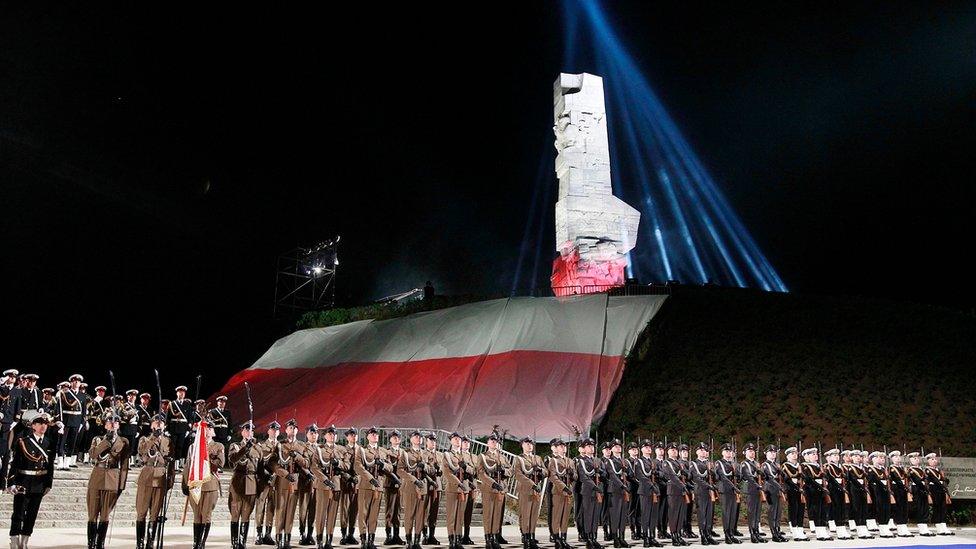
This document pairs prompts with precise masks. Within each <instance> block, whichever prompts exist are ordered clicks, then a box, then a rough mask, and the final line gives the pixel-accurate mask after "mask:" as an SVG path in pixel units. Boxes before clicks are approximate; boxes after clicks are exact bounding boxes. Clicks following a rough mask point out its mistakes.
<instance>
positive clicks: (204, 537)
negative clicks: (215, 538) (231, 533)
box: [200, 522, 210, 549]
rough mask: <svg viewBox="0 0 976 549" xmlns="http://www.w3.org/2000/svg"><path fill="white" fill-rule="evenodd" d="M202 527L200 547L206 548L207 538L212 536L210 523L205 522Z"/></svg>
mask: <svg viewBox="0 0 976 549" xmlns="http://www.w3.org/2000/svg"><path fill="white" fill-rule="evenodd" d="M200 529H201V530H202V532H201V533H200V549H205V548H206V547H207V538H209V537H210V523H209V522H205V523H203V524H202V525H201V527H200Z"/></svg>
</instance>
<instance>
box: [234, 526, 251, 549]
mask: <svg viewBox="0 0 976 549" xmlns="http://www.w3.org/2000/svg"><path fill="white" fill-rule="evenodd" d="M250 525H251V523H249V522H242V523H240V524H239V525H238V531H237V547H238V548H239V549H247V529H248V527H249V526H250Z"/></svg>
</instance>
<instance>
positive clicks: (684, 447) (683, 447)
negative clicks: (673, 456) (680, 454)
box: [678, 442, 688, 450]
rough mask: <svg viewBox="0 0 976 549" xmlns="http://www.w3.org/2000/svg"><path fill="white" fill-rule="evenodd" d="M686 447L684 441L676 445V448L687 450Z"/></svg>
mask: <svg viewBox="0 0 976 549" xmlns="http://www.w3.org/2000/svg"><path fill="white" fill-rule="evenodd" d="M687 449H688V445H687V444H685V443H684V442H682V443H681V444H679V445H678V450H687Z"/></svg>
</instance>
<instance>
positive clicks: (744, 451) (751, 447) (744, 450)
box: [742, 442, 756, 454]
mask: <svg viewBox="0 0 976 549" xmlns="http://www.w3.org/2000/svg"><path fill="white" fill-rule="evenodd" d="M755 449H756V445H755V444H753V443H751V442H747V443H746V445H745V446H743V447H742V453H743V454H744V453H746V450H755Z"/></svg>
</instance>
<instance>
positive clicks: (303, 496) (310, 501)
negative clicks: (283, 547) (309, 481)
mask: <svg viewBox="0 0 976 549" xmlns="http://www.w3.org/2000/svg"><path fill="white" fill-rule="evenodd" d="M314 492H315V491H314V490H312V487H311V486H309V487H308V488H306V489H299V491H298V524H299V527H302V531H303V532H308V533H312V521H313V520H315V493H314Z"/></svg>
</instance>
